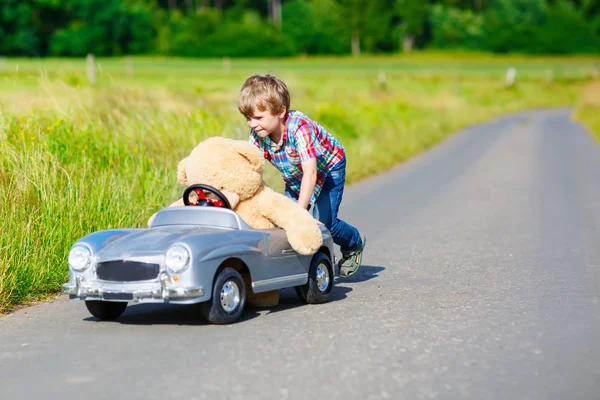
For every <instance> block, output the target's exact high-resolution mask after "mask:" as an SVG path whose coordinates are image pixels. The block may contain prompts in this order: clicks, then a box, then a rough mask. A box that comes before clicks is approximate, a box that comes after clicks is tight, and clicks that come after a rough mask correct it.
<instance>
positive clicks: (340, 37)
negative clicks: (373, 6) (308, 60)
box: [308, 0, 351, 54]
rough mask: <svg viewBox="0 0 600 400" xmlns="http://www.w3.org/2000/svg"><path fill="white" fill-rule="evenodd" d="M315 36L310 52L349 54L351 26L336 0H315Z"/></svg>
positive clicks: (313, 6) (313, 2) (313, 5)
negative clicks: (346, 21)
mask: <svg viewBox="0 0 600 400" xmlns="http://www.w3.org/2000/svg"><path fill="white" fill-rule="evenodd" d="M311 4H312V8H313V11H314V16H315V17H314V31H313V38H312V40H311V42H310V46H309V47H308V53H310V54H349V53H350V35H351V29H350V26H349V25H348V24H346V23H344V22H345V20H344V17H343V15H342V12H341V7H340V6H339V5H338V4H337V3H336V2H335V1H334V0H313V1H312V2H311Z"/></svg>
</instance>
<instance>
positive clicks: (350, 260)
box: [338, 233, 367, 278]
mask: <svg viewBox="0 0 600 400" xmlns="http://www.w3.org/2000/svg"><path fill="white" fill-rule="evenodd" d="M366 244H367V237H366V236H365V235H363V234H362V233H361V234H360V244H358V245H356V246H354V247H353V248H351V249H348V250H344V251H342V259H341V260H340V262H339V263H338V268H339V270H340V276H342V277H345V278H346V277H349V276H352V275H354V274H355V273H356V271H358V269H359V268H360V266H361V265H362V253H363V250H364V249H365V245H366Z"/></svg>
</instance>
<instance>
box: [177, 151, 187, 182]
mask: <svg viewBox="0 0 600 400" xmlns="http://www.w3.org/2000/svg"><path fill="white" fill-rule="evenodd" d="M186 161H187V158H184V159H183V160H181V161H179V164H177V180H178V181H179V183H181V184H182V185H183V186H188V181H187V172H186V171H185V162H186Z"/></svg>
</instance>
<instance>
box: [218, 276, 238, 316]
mask: <svg viewBox="0 0 600 400" xmlns="http://www.w3.org/2000/svg"><path fill="white" fill-rule="evenodd" d="M239 304H240V288H239V287H238V285H237V284H236V283H235V282H233V281H227V282H225V284H224V285H223V287H222V288H221V307H223V310H225V311H226V312H232V311H233V310H235V309H236V308H237V306H238V305H239Z"/></svg>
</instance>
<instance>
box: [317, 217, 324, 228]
mask: <svg viewBox="0 0 600 400" xmlns="http://www.w3.org/2000/svg"><path fill="white" fill-rule="evenodd" d="M315 221H317V225H321V226H325V224H324V223H322V222H321V221H319V220H318V219H316V218H315Z"/></svg>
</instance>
